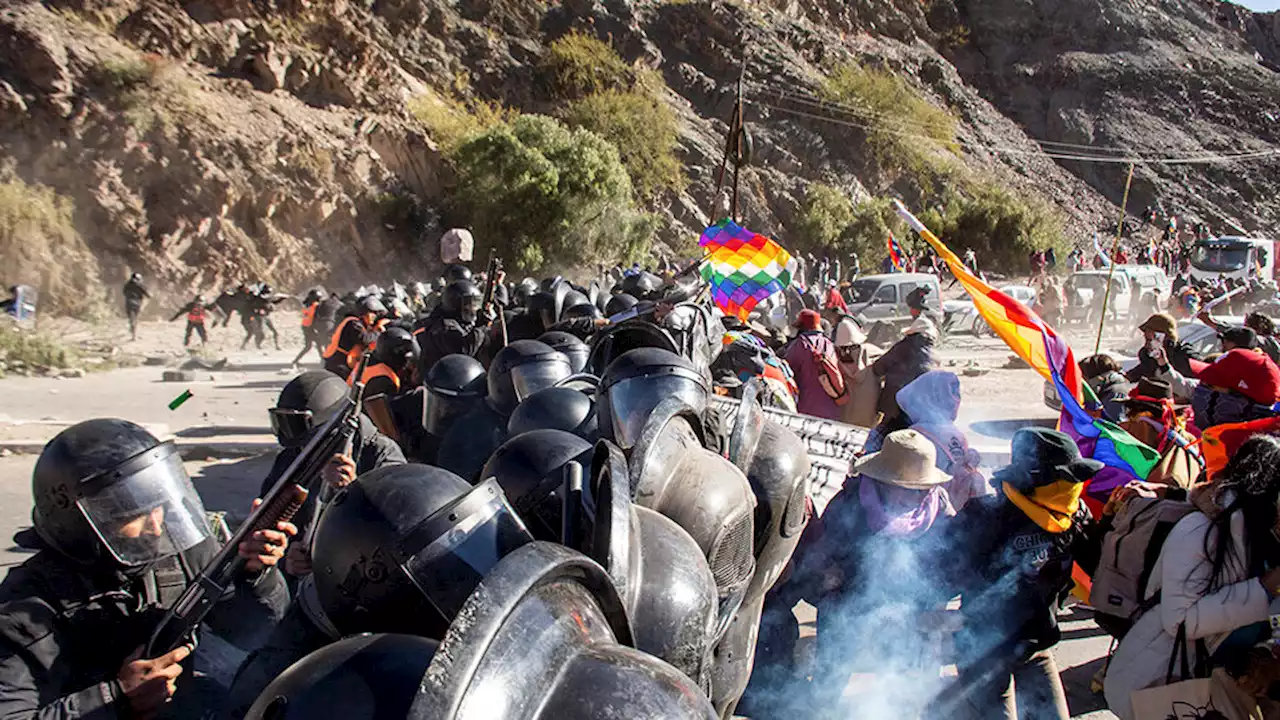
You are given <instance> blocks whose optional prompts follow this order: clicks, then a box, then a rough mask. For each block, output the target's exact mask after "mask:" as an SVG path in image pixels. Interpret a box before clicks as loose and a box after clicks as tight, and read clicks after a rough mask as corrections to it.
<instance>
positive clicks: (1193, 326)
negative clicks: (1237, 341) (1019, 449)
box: [1043, 317, 1243, 410]
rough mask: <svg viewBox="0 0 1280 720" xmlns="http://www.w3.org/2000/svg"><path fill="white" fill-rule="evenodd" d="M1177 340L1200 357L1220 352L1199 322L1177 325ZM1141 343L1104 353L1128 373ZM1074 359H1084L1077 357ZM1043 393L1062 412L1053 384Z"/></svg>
mask: <svg viewBox="0 0 1280 720" xmlns="http://www.w3.org/2000/svg"><path fill="white" fill-rule="evenodd" d="M1216 319H1217V320H1219V321H1220V322H1222V323H1223V324H1225V325H1240V324H1241V323H1242V321H1243V318H1238V317H1237V318H1216ZM1178 340H1179V341H1181V342H1185V343H1187V344H1188V345H1190V346H1191V349H1192V350H1194V351H1195V352H1196V353H1198V354H1199V355H1201V356H1205V355H1210V354H1212V353H1216V352H1221V351H1222V347H1221V345H1220V344H1219V341H1218V331H1217V330H1214V329H1213V328H1211V327H1209V326H1208V325H1205V324H1204V323H1202V322H1199V321H1190V322H1183V323H1179V324H1178ZM1143 342H1144V341H1143V339H1142V338H1141V337H1138V338H1137V339H1135V340H1134V341H1133V342H1132V343H1130V344H1129V345H1128V346H1126V347H1124V348H1121V349H1118V350H1108V351H1106V353H1107V354H1108V355H1110V356H1111V357H1113V358H1115V359H1116V361H1117V362H1119V363H1120V368H1121V372H1129V371H1130V370H1132V369H1133V368H1134V367H1135V366H1136V365H1137V364H1138V351H1139V350H1141V349H1142V343H1143ZM1076 359H1077V360H1082V359H1084V358H1083V356H1077V357H1076ZM1043 393H1044V404H1045V405H1046V406H1048V407H1049V408H1050V409H1052V410H1062V400H1061V399H1060V398H1059V397H1058V390H1057V388H1055V387H1054V386H1053V383H1051V382H1049V381H1048V380H1046V381H1045V382H1044V390H1043Z"/></svg>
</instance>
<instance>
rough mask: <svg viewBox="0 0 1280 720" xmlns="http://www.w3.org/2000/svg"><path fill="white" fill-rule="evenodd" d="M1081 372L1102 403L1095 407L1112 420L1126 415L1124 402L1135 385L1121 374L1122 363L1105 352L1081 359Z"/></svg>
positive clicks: (1117, 419)
mask: <svg viewBox="0 0 1280 720" xmlns="http://www.w3.org/2000/svg"><path fill="white" fill-rule="evenodd" d="M1080 374H1081V375H1082V376H1083V377H1084V381H1085V382H1087V383H1089V387H1090V388H1091V389H1092V390H1093V394H1094V395H1095V396H1096V397H1097V398H1098V402H1099V403H1100V404H1099V405H1098V406H1096V408H1095V409H1096V410H1097V411H1101V412H1102V414H1103V416H1105V417H1106V419H1108V420H1110V421H1111V422H1118V421H1120V420H1121V419H1122V418H1123V417H1124V405H1123V402H1124V401H1125V399H1127V398H1128V397H1129V390H1130V389H1131V388H1132V387H1133V385H1132V384H1131V383H1129V381H1128V380H1127V379H1126V378H1125V376H1124V375H1122V374H1120V363H1118V362H1116V360H1115V358H1113V357H1111V356H1110V355H1107V354H1105V353H1099V354H1097V355H1090V356H1089V357H1087V358H1085V359H1083V360H1081V361H1080Z"/></svg>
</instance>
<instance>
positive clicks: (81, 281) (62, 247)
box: [0, 179, 102, 317]
mask: <svg viewBox="0 0 1280 720" xmlns="http://www.w3.org/2000/svg"><path fill="white" fill-rule="evenodd" d="M74 212H75V207H74V205H73V203H72V201H71V200H70V199H68V198H65V197H63V196H61V195H59V194H58V193H56V192H54V191H53V190H52V189H50V188H48V187H45V186H43V185H28V184H26V183H24V182H23V181H21V180H18V179H10V180H7V181H3V182H0V267H3V268H4V273H3V277H4V283H3V284H4V286H6V287H7V286H9V285H31V286H33V287H36V288H37V289H39V290H40V309H41V312H50V311H51V312H54V313H58V314H64V315H72V316H76V317H85V316H89V315H92V313H93V310H94V308H95V307H96V306H97V305H98V304H99V303H98V302H96V301H95V298H98V297H100V293H99V289H100V288H101V286H102V283H101V281H100V280H99V278H98V273H97V267H98V263H97V261H96V260H95V258H94V256H93V253H92V252H90V250H89V247H88V245H87V244H86V243H85V241H84V238H83V237H81V236H80V233H79V232H78V231H77V230H76V227H75V222H74V219H73V216H74Z"/></svg>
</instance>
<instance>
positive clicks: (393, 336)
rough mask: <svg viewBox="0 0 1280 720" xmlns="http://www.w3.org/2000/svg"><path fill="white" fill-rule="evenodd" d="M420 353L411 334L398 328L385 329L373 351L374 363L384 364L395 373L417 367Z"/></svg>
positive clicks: (415, 339) (416, 341)
mask: <svg viewBox="0 0 1280 720" xmlns="http://www.w3.org/2000/svg"><path fill="white" fill-rule="evenodd" d="M421 356H422V351H421V350H420V349H419V348H418V339H417V338H415V337H414V336H413V333H411V332H409V331H408V330H406V329H404V328H402V327H399V326H392V327H389V328H387V329H386V330H384V331H383V332H382V334H381V335H379V336H378V347H377V348H376V349H375V350H374V351H373V357H372V361H373V362H374V363H385V364H387V365H389V366H390V367H391V368H392V369H393V370H395V371H396V372H397V373H403V372H406V371H407V370H409V369H410V368H414V367H417V365H418V360H419V358H420V357H421Z"/></svg>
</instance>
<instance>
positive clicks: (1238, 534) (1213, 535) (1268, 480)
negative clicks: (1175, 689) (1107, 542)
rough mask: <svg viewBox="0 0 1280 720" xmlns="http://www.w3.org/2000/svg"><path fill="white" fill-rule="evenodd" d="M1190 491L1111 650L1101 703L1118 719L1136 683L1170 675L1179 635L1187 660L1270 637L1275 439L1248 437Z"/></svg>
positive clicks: (1276, 583)
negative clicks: (1137, 607)
mask: <svg viewBox="0 0 1280 720" xmlns="http://www.w3.org/2000/svg"><path fill="white" fill-rule="evenodd" d="M1191 500H1192V503H1193V505H1194V507H1195V509H1194V510H1193V511H1192V512H1190V513H1189V514H1188V515H1186V516H1185V517H1184V518H1183V519H1182V520H1180V521H1179V522H1178V523H1177V525H1175V526H1174V527H1173V530H1172V531H1171V532H1170V533H1169V536H1168V538H1167V539H1166V540H1165V541H1164V544H1163V546H1162V547H1161V549H1160V556H1159V559H1158V560H1157V561H1156V565H1155V568H1154V570H1153V572H1152V575H1151V579H1150V581H1149V583H1148V586H1147V590H1146V597H1147V599H1148V602H1152V603H1154V605H1153V606H1152V607H1151V608H1150V609H1149V610H1147V611H1146V612H1144V613H1142V614H1141V615H1140V616H1139V617H1138V618H1137V620H1136V621H1135V622H1134V624H1133V627H1132V628H1130V630H1129V631H1128V633H1126V634H1125V636H1124V640H1122V641H1121V642H1120V646H1119V647H1118V648H1117V649H1116V652H1115V654H1114V655H1113V656H1112V658H1111V663H1110V666H1109V669H1108V671H1107V677H1106V682H1105V690H1106V697H1107V705H1108V706H1109V707H1110V708H1111V711H1112V712H1114V713H1115V714H1116V715H1118V716H1119V717H1120V718H1121V720H1132V719H1133V718H1134V717H1135V715H1134V711H1133V704H1132V695H1133V693H1134V692H1135V691H1138V690H1143V689H1145V688H1150V687H1155V686H1158V685H1164V684H1165V683H1166V682H1168V680H1169V679H1170V678H1169V667H1170V665H1169V663H1170V658H1171V657H1172V656H1173V653H1174V649H1175V646H1176V645H1177V643H1178V639H1179V638H1184V640H1183V641H1182V642H1183V644H1184V647H1183V648H1181V649H1180V650H1179V653H1183V652H1185V653H1186V655H1184V656H1183V657H1186V658H1189V659H1190V660H1191V663H1193V664H1200V663H1198V662H1197V661H1198V660H1199V659H1200V658H1202V657H1203V656H1207V657H1208V660H1209V663H1210V665H1211V666H1213V667H1225V666H1226V665H1227V664H1228V662H1230V661H1231V660H1232V659H1233V658H1238V657H1240V656H1241V654H1243V653H1245V652H1247V651H1248V650H1249V649H1250V648H1252V647H1253V646H1254V645H1255V644H1256V643H1257V642H1259V641H1261V640H1264V639H1267V638H1269V637H1270V629H1269V627H1268V624H1267V616H1268V609H1267V608H1268V604H1269V603H1270V602H1271V600H1272V599H1274V598H1277V597H1280V540H1277V537H1276V534H1277V532H1278V531H1280V512H1277V506H1278V504H1280V440H1278V439H1276V438H1274V437H1271V436H1269V435H1255V436H1254V437H1252V438H1250V439H1249V440H1248V441H1247V442H1245V444H1244V445H1243V446H1241V447H1240V450H1239V451H1238V452H1237V453H1236V454H1235V455H1234V456H1233V457H1232V458H1231V460H1230V461H1229V462H1228V463H1227V466H1226V468H1224V469H1223V471H1222V472H1221V474H1220V475H1219V476H1218V477H1217V479H1216V480H1215V481H1214V483H1213V484H1212V485H1210V486H1207V488H1206V489H1205V490H1199V491H1193V492H1192V493H1191ZM1196 669H1197V670H1198V671H1199V672H1200V674H1201V675H1207V673H1208V671H1209V668H1205V667H1199V668H1196ZM1177 679H1181V678H1180V676H1179V678H1177Z"/></svg>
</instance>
